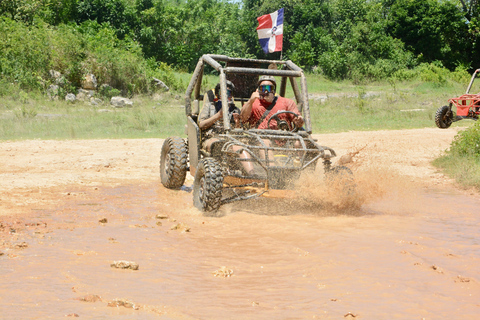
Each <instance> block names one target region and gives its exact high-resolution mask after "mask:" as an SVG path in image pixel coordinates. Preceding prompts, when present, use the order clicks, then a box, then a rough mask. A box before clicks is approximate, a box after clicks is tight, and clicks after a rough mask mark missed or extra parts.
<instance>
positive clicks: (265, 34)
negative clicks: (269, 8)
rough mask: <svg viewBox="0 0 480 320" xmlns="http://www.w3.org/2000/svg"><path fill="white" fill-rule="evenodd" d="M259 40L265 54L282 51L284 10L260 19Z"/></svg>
mask: <svg viewBox="0 0 480 320" xmlns="http://www.w3.org/2000/svg"><path fill="white" fill-rule="evenodd" d="M257 20H258V27H257V32H258V40H259V41H260V45H261V46H262V49H263V51H264V52H265V53H272V52H275V51H282V45H283V8H282V9H280V10H277V11H275V12H273V13H270V14H266V15H264V16H261V17H258V18H257Z"/></svg>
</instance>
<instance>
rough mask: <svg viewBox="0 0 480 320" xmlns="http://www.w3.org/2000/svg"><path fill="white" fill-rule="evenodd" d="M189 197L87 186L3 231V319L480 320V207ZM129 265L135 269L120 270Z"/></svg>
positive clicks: (469, 202)
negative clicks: (203, 203) (216, 214)
mask: <svg viewBox="0 0 480 320" xmlns="http://www.w3.org/2000/svg"><path fill="white" fill-rule="evenodd" d="M370 187H371V186H370ZM303 194H305V193H303ZM191 197H192V195H191V193H187V192H183V191H172V190H166V189H164V188H163V187H161V186H159V185H157V184H152V185H149V184H146V185H130V186H124V187H117V188H103V189H102V188H100V189H98V190H88V189H87V190H82V191H78V190H77V191H70V194H68V196H66V197H65V198H64V199H65V201H64V202H63V203H62V204H61V205H59V206H58V207H57V208H54V209H48V208H47V209H45V208H39V210H38V211H37V217H32V218H29V219H27V220H26V221H23V222H22V223H16V224H15V223H14V221H10V222H4V223H3V225H2V228H1V229H0V231H1V230H3V238H0V239H5V240H4V243H3V246H0V252H1V253H4V254H3V255H2V256H0V270H2V272H1V273H0V283H1V285H0V315H1V316H0V318H1V319H48V318H51V319H59V318H64V317H65V316H68V317H76V316H79V317H80V318H84V319H85V318H86V319H353V318H355V319H423V318H425V319H475V318H476V317H477V316H478V315H479V314H480V286H479V281H480V267H479V266H480V228H479V227H480V209H479V208H480V201H479V200H476V199H473V198H470V197H467V196H465V195H462V194H456V193H447V192H444V191H442V190H432V189H422V188H418V189H414V190H410V191H407V192H405V190H401V188H398V189H388V191H384V192H382V196H381V197H380V196H377V197H373V196H368V195H366V194H363V195H362V197H363V199H364V200H365V199H367V198H368V199H367V200H368V201H363V202H362V206H361V207H360V209H357V210H347V211H345V210H343V211H342V209H338V208H337V209H338V210H336V209H335V207H334V206H331V205H329V204H326V203H325V202H322V201H320V202H318V203H313V204H312V203H311V202H308V201H305V199H304V201H303V202H302V201H299V202H285V201H278V200H271V199H270V200H264V199H262V200H259V201H249V202H241V203H235V204H230V205H226V206H224V207H223V208H222V214H223V216H222V217H220V218H211V217H203V216H202V215H201V213H199V212H198V211H197V210H196V209H194V208H193V206H192V198H191ZM308 199H311V198H308ZM157 215H160V216H159V217H158V218H157ZM165 216H168V218H167V219H159V218H165ZM105 219H106V220H105ZM99 221H103V223H101V222H99ZM17 222H18V221H17ZM0 241H1V240H0ZM1 243H2V242H0V244H1ZM23 243H25V244H24V245H22V244H23ZM120 260H125V261H128V262H134V263H136V264H138V266H139V268H138V270H132V269H120V268H114V267H111V264H112V263H113V262H114V261H120Z"/></svg>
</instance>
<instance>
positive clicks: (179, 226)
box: [170, 223, 190, 232]
mask: <svg viewBox="0 0 480 320" xmlns="http://www.w3.org/2000/svg"><path fill="white" fill-rule="evenodd" d="M170 230H179V231H181V232H190V227H188V226H186V225H184V224H183V223H178V224H176V225H174V226H173V227H171V228H170Z"/></svg>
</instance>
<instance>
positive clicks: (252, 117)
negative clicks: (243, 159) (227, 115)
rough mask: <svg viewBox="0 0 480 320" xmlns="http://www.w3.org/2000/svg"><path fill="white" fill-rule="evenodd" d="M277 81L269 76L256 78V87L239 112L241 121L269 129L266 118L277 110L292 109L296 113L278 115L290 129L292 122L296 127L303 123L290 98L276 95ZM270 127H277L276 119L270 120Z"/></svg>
mask: <svg viewBox="0 0 480 320" xmlns="http://www.w3.org/2000/svg"><path fill="white" fill-rule="evenodd" d="M276 87H277V83H276V82H275V78H274V77H271V76H261V77H260V78H259V80H258V88H257V90H255V92H253V93H252V95H251V96H250V99H249V100H248V101H247V102H246V103H245V104H244V105H243V107H242V110H241V112H240V117H241V119H242V122H248V123H249V124H250V127H255V128H258V129H269V127H268V120H269V119H270V117H271V116H272V115H274V114H275V113H277V112H279V111H292V112H294V113H295V114H297V115H298V117H295V116H294V115H293V114H288V113H284V114H281V115H279V116H278V118H279V119H280V120H285V121H287V123H288V125H289V126H290V129H292V122H293V124H295V126H296V127H297V128H301V127H302V126H303V124H304V120H303V117H302V116H301V115H300V112H299V111H298V108H297V105H296V104H295V102H294V101H293V100H291V99H288V98H284V97H280V96H276V95H275V91H276ZM270 129H274V130H276V129H278V127H277V121H275V120H274V119H272V121H270Z"/></svg>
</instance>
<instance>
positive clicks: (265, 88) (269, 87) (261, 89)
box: [258, 84, 275, 93]
mask: <svg viewBox="0 0 480 320" xmlns="http://www.w3.org/2000/svg"><path fill="white" fill-rule="evenodd" d="M258 91H259V92H261V93H265V92H267V93H270V92H275V86H273V85H271V84H265V85H261V86H258Z"/></svg>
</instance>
